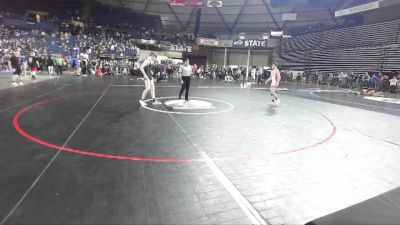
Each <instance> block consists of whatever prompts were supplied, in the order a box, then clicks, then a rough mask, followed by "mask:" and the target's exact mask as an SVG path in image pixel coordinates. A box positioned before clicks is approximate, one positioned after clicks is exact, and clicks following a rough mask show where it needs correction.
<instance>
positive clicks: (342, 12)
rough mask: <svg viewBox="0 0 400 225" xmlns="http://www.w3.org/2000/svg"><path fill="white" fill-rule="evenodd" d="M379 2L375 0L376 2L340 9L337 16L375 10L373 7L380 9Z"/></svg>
mask: <svg viewBox="0 0 400 225" xmlns="http://www.w3.org/2000/svg"><path fill="white" fill-rule="evenodd" d="M379 3H380V2H379V1H375V2H370V3H367V4H363V5H358V6H355V7H351V8H347V9H342V10H338V11H336V12H335V17H341V16H346V15H351V14H355V13H360V12H365V11H369V10H373V9H378V8H379Z"/></svg>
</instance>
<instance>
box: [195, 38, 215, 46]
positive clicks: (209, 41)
mask: <svg viewBox="0 0 400 225" xmlns="http://www.w3.org/2000/svg"><path fill="white" fill-rule="evenodd" d="M197 44H198V45H205V46H214V47H218V40H217V39H211V38H202V37H199V38H197Z"/></svg>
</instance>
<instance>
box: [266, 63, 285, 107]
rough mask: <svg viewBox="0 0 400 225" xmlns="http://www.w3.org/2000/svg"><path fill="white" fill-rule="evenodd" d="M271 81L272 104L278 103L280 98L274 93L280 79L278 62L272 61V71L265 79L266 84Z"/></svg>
mask: <svg viewBox="0 0 400 225" xmlns="http://www.w3.org/2000/svg"><path fill="white" fill-rule="evenodd" d="M270 81H271V87H270V90H271V96H272V104H275V105H279V103H280V100H279V98H278V95H277V94H276V90H277V89H278V87H279V82H280V81H281V73H280V72H279V70H278V63H276V62H274V63H272V71H271V76H270V77H269V78H268V80H266V81H265V83H266V84H267V83H268V82H270Z"/></svg>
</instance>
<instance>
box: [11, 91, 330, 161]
mask: <svg viewBox="0 0 400 225" xmlns="http://www.w3.org/2000/svg"><path fill="white" fill-rule="evenodd" d="M96 93H99V92H83V93H79V94H70V95H65V96H62V97H54V98H49V99H46V100H42V101H40V102H36V103H34V104H31V105H28V106H25V107H24V108H22V109H21V110H19V111H18V112H17V113H16V114H15V116H14V118H13V125H14V128H15V130H16V131H17V132H18V133H20V134H21V135H22V136H24V137H25V138H27V139H29V140H31V141H33V142H36V143H38V144H41V145H44V146H46V147H49V148H53V149H57V150H59V151H60V150H61V151H66V152H71V153H76V154H81V155H87V156H95V157H101V158H108V159H119V160H129V161H148V162H172V163H184V162H200V161H203V160H202V159H178V158H148V157H133V156H123V155H112V154H104V153H98V152H88V151H84V150H81V149H75V148H70V147H65V146H60V145H57V144H53V143H50V142H47V141H45V140H42V139H40V138H37V137H35V136H33V135H31V134H29V133H28V132H26V131H25V130H24V129H23V128H21V126H20V124H19V120H20V118H21V116H22V114H24V113H25V112H27V111H29V110H31V109H33V108H35V107H37V106H40V105H44V104H47V103H48V102H51V101H56V100H60V99H64V98H68V97H73V96H80V95H86V94H96ZM314 112H315V113H318V114H319V115H321V116H322V117H324V118H325V119H326V120H327V121H328V122H329V124H330V125H331V126H332V131H331V133H330V135H329V136H328V137H326V138H325V139H323V140H321V141H319V142H317V143H315V144H312V145H308V146H305V147H301V148H296V149H291V150H288V151H283V152H278V153H273V155H280V154H289V153H293V152H299V151H304V150H306V149H310V148H314V147H316V146H319V145H322V144H324V143H326V142H327V141H329V140H330V139H331V138H332V137H333V136H334V135H335V134H336V126H335V124H334V123H333V122H332V120H331V119H329V118H328V117H327V116H325V115H324V114H322V113H319V112H317V111H314ZM235 158H240V159H243V158H252V156H246V155H241V156H237V157H222V158H214V159H213V160H224V159H235Z"/></svg>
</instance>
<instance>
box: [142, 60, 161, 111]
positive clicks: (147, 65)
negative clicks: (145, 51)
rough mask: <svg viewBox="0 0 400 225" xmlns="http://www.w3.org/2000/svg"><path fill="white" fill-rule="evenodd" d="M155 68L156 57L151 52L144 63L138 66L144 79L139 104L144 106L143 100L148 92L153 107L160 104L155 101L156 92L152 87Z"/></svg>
mask: <svg viewBox="0 0 400 225" xmlns="http://www.w3.org/2000/svg"><path fill="white" fill-rule="evenodd" d="M156 67H157V55H156V53H154V52H151V53H150V55H149V56H148V57H147V58H146V59H145V60H144V62H143V63H142V64H141V65H140V71H141V72H142V74H143V77H144V84H145V89H144V90H143V93H142V98H141V99H140V100H139V103H140V104H141V105H142V106H144V105H146V103H145V101H144V100H145V98H146V96H147V93H148V92H149V91H150V94H151V98H152V99H153V105H160V104H161V102H159V101H157V100H156V91H155V87H154V76H156V73H155V71H156Z"/></svg>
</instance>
